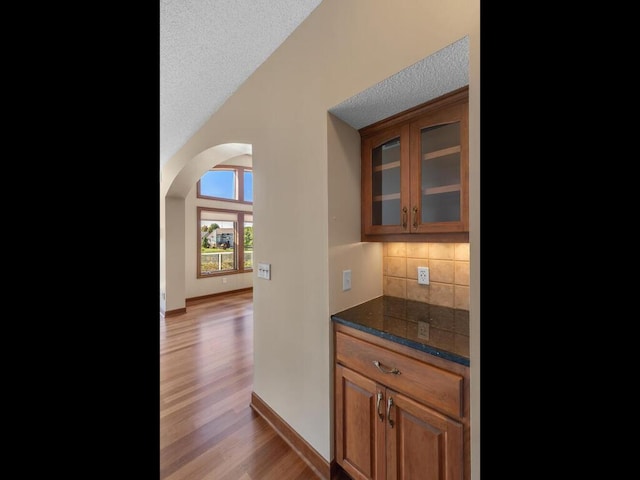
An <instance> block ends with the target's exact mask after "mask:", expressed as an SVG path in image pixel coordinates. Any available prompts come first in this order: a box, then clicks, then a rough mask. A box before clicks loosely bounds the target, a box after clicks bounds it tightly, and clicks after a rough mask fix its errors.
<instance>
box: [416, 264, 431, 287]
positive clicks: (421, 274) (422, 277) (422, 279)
mask: <svg viewBox="0 0 640 480" xmlns="http://www.w3.org/2000/svg"><path fill="white" fill-rule="evenodd" d="M418 283H419V284H420V285H429V267H418Z"/></svg>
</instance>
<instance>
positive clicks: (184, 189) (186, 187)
mask: <svg viewBox="0 0 640 480" xmlns="http://www.w3.org/2000/svg"><path fill="white" fill-rule="evenodd" d="M246 155H252V145H251V144H247V143H225V144H221V145H216V146H213V147H210V148H208V149H206V150H204V151H202V152H201V153H199V154H198V155H196V156H195V157H193V158H192V159H191V160H189V161H187V162H186V163H185V164H184V165H183V166H182V167H181V168H179V169H178V170H177V171H176V172H175V174H173V175H172V174H171V173H170V172H171V169H170V168H167V166H166V165H165V167H164V168H163V171H162V175H161V190H160V191H161V198H160V256H161V258H160V260H161V261H160V312H161V313H162V314H164V315H165V316H166V315H172V314H178V313H182V312H184V311H186V298H185V292H186V288H185V199H186V197H187V195H188V194H189V192H190V191H191V189H192V188H193V186H194V185H195V184H196V182H197V181H198V180H199V179H200V177H201V176H202V175H203V174H204V173H205V172H206V171H207V170H209V169H210V168H212V167H214V166H216V165H219V164H220V163H223V162H228V161H230V160H232V159H233V158H235V157H241V156H246ZM163 192H165V193H164V194H163Z"/></svg>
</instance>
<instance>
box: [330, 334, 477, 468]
mask: <svg viewBox="0 0 640 480" xmlns="http://www.w3.org/2000/svg"><path fill="white" fill-rule="evenodd" d="M339 328H340V329H345V330H343V332H336V337H335V340H336V350H335V352H336V364H335V449H336V450H335V455H336V462H337V463H338V465H340V466H341V467H342V469H344V471H345V472H347V473H348V474H349V475H350V476H351V477H352V478H353V479H354V480H365V479H366V480H382V479H385V480H410V479H416V480H468V478H469V475H468V473H467V474H465V463H467V462H466V460H467V459H465V455H468V450H467V449H466V448H465V438H467V439H468V421H467V419H466V417H465V410H466V409H465V408H464V407H465V405H464V400H465V398H468V397H466V396H465V392H464V389H465V386H466V381H468V376H467V378H466V379H465V376H464V372H463V371H459V372H458V373H455V372H448V371H446V370H444V369H441V368H439V367H435V366H433V365H429V364H422V363H421V362H420V361H419V360H418V359H413V358H411V357H406V356H404V355H402V354H399V353H397V352H393V351H391V350H388V349H386V348H380V346H379V345H375V344H368V343H367V342H366V341H362V340H363V339H358V338H354V337H350V336H348V335H345V334H344V331H347V332H348V331H349V329H348V328H347V327H344V326H339ZM357 334H358V335H360V336H363V335H364V336H366V335H367V334H363V333H362V332H357ZM378 340H379V341H380V342H383V343H384V342H387V341H386V340H383V339H378ZM389 343H391V342H389ZM402 347H403V348H409V347H404V346H402ZM419 353H422V352H419ZM380 359H382V360H380ZM437 360H442V359H440V358H438V359H437ZM375 362H377V365H376V364H375ZM369 364H370V365H371V367H372V369H369V368H368V365H369ZM358 366H366V367H365V368H362V369H361V371H357V370H358ZM422 368H425V369H426V370H424V371H423V370H422ZM362 370H365V371H364V372H363V371H362ZM395 372H397V373H395ZM460 373H462V375H461V374H460ZM403 375H405V378H402V377H403ZM440 375H441V376H442V377H440ZM385 376H387V377H388V380H389V381H388V382H385V381H384V378H385ZM372 377H373V378H372ZM423 381H424V382H429V383H433V384H434V385H435V386H434V388H433V390H432V391H433V396H434V398H433V400H434V402H435V403H431V402H430V398H429V394H427V395H426V396H425V397H424V398H422V399H421V398H420V395H418V394H416V392H420V391H424V388H422V387H421V385H419V383H420V382H423ZM404 382H406V385H403V383H404ZM385 383H386V384H385ZM389 383H392V384H394V387H393V388H391V387H390V386H389V385H388V384H389ZM417 383H418V384H417ZM438 385H441V386H443V387H444V389H443V391H442V392H441V396H440V397H438V395H439V392H438V391H437V386H438ZM456 389H458V391H456ZM436 405H437V408H438V409H436V408H435V407H436ZM438 410H440V411H438ZM445 410H449V411H455V412H456V413H455V414H454V415H453V416H450V415H449V414H445V413H443V411H445ZM467 441H468V440H467Z"/></svg>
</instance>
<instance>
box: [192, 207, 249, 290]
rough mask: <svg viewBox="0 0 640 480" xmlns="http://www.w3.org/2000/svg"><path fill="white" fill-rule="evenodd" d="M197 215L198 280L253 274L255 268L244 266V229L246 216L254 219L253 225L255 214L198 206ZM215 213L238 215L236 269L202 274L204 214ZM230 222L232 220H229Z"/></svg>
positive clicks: (235, 242)
mask: <svg viewBox="0 0 640 480" xmlns="http://www.w3.org/2000/svg"><path fill="white" fill-rule="evenodd" d="M196 211H197V214H196V227H197V235H196V241H197V244H198V245H197V248H196V252H197V255H196V257H197V258H196V262H197V263H196V278H213V277H222V276H225V275H237V274H239V273H250V272H253V267H251V268H245V266H244V251H245V250H244V229H245V215H249V216H251V217H252V219H251V220H250V221H249V223H251V224H252V225H253V212H250V211H249V212H248V211H245V210H235V209H223V208H215V207H205V206H201V205H200V206H198V207H197V209H196ZM203 211H207V212H213V213H223V214H227V215H228V214H232V215H236V220H235V221H234V222H233V223H234V228H233V252H234V265H235V267H236V268H234V269H232V270H223V271H219V272H212V273H202V270H201V267H202V237H201V228H202V225H201V224H202V212H203ZM227 221H230V220H227Z"/></svg>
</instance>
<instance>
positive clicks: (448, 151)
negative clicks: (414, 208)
mask: <svg viewBox="0 0 640 480" xmlns="http://www.w3.org/2000/svg"><path fill="white" fill-rule="evenodd" d="M420 145H421V147H422V148H421V149H420V155H421V162H422V165H421V168H420V170H421V173H422V177H421V184H420V191H421V198H420V202H421V206H420V215H421V219H420V223H429V222H457V221H459V220H460V122H455V123H449V124H445V125H437V126H435V127H428V128H423V129H422V131H421V135H420Z"/></svg>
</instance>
